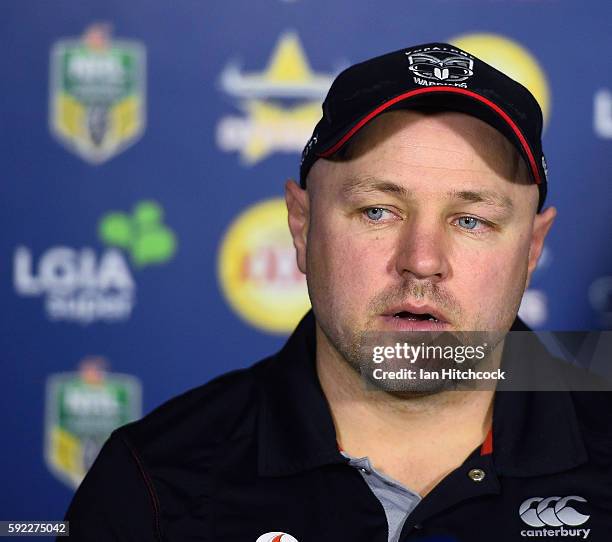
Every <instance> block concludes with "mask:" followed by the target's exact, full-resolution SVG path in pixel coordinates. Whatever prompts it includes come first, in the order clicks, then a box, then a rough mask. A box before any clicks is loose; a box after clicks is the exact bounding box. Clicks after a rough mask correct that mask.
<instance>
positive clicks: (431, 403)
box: [316, 325, 494, 495]
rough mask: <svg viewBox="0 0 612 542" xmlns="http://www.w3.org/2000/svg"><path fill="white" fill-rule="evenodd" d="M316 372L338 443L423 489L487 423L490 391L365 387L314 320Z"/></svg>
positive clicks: (481, 435) (475, 441)
mask: <svg viewBox="0 0 612 542" xmlns="http://www.w3.org/2000/svg"><path fill="white" fill-rule="evenodd" d="M316 362H317V373H318V377H319V381H320V383H321V387H322V389H323V392H324V394H325V396H326V398H327V401H328V403H329V406H330V410H331V413H332V418H333V421H334V425H335V428H336V436H337V440H338V445H339V446H340V447H341V448H342V449H343V450H344V451H345V452H347V453H349V454H350V455H353V456H358V457H361V456H366V455H367V456H368V457H369V458H370V460H371V462H372V464H373V465H374V467H375V468H377V469H380V470H381V471H383V472H385V473H386V474H388V475H390V476H392V477H393V478H395V479H397V480H398V481H400V482H403V483H404V484H405V485H407V486H409V487H410V488H411V489H412V490H414V491H418V492H419V493H421V494H422V495H424V494H425V493H427V492H429V491H430V490H431V489H432V488H433V487H434V486H435V485H436V484H437V483H438V482H439V481H440V479H442V478H443V477H444V476H446V474H448V473H449V472H450V471H452V470H454V469H455V468H456V467H458V466H459V465H461V463H463V461H464V460H465V458H466V457H467V456H468V455H469V454H470V453H471V452H472V451H473V450H474V449H475V448H476V447H477V446H479V445H480V444H481V443H482V442H483V441H484V439H485V438H486V435H487V433H488V431H489V429H490V427H491V421H492V410H493V395H494V392H493V391H491V390H487V391H446V392H442V393H437V394H432V395H428V396H414V397H405V396H403V397H398V396H394V395H391V394H389V393H386V392H384V391H377V390H371V389H366V387H365V385H364V382H363V380H362V378H361V376H360V375H359V373H358V372H357V371H356V370H355V369H354V368H352V367H351V366H350V365H349V364H348V363H347V362H346V361H345V360H344V359H343V358H342V357H341V356H340V355H339V354H338V352H337V351H336V350H335V349H333V348H332V347H331V345H330V344H329V342H328V341H327V338H326V337H325V335H324V334H323V332H322V331H321V330H320V328H319V326H318V325H317V355H316Z"/></svg>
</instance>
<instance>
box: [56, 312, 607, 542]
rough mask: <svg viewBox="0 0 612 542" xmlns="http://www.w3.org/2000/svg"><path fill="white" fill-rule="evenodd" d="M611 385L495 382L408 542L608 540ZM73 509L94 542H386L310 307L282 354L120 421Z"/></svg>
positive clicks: (413, 519) (415, 519)
mask: <svg viewBox="0 0 612 542" xmlns="http://www.w3.org/2000/svg"><path fill="white" fill-rule="evenodd" d="M513 329H525V328H524V324H522V322H520V320H518V319H517V321H516V322H515V325H514V326H513ZM611 395H612V394H609V393H604V392H597V393H595V392H592V393H586V392H579V393H578V392H498V393H496V394H495V400H494V415H493V431H492V442H491V441H488V442H485V443H483V446H479V447H478V448H477V449H475V450H474V451H473V453H471V454H470V455H469V457H467V458H466V459H465V461H464V462H463V464H462V465H461V466H460V467H458V468H457V469H456V470H454V471H453V472H451V473H450V474H449V475H448V476H446V478H444V479H443V480H442V481H441V482H440V483H439V484H438V485H437V486H436V487H435V488H434V489H433V490H432V491H431V492H430V493H428V494H427V495H426V496H425V498H423V500H422V501H421V502H420V503H419V504H418V506H417V507H416V508H415V510H414V512H413V513H412V514H411V515H410V516H409V517H408V519H407V521H406V523H405V524H404V527H403V531H402V534H401V536H400V541H412V540H445V541H446V540H449V541H452V540H457V541H462V542H463V541H466V542H477V541H487V542H490V541H491V540H494V541H495V542H505V541H520V540H562V541H569V540H584V539H586V540H590V541H594V542H595V541H601V542H610V540H612V429H611V427H610V423H609V421H610V419H611V416H612V399H611ZM66 519H68V520H69V521H70V533H71V534H70V538H71V539H72V540H78V541H81V540H82V541H84V542H85V541H87V542H95V541H98V540H121V541H124V540H125V541H127V540H133V541H138V542H145V541H154V540H157V541H160V540H164V541H179V540H193V541H195V540H199V541H210V542H212V541H215V542H257V541H258V540H259V542H272V541H273V542H285V541H287V542H289V541H292V540H293V539H295V540H297V541H298V542H332V541H333V542H337V541H342V542H345V541H346V542H387V523H386V517H385V513H384V510H383V507H382V505H381V504H380V502H379V501H378V499H377V498H376V497H375V496H374V494H373V493H372V491H371V490H370V488H369V487H368V485H367V483H366V482H365V481H364V479H363V477H362V476H361V475H360V473H359V471H358V470H356V469H355V468H353V467H351V466H350V465H348V464H347V459H346V458H344V457H343V456H342V455H341V453H340V452H339V450H338V446H337V443H336V433H335V429H334V425H333V422H332V418H331V414H330V411H329V407H328V404H327V401H326V399H325V396H324V394H323V392H322V390H321V387H320V385H319V381H318V378H317V374H316V369H315V328H314V317H313V315H312V312H309V313H308V314H307V315H306V316H305V317H304V319H303V320H302V321H301V322H300V324H299V326H298V327H297V329H296V330H295V332H294V333H293V335H292V336H291V337H290V338H289V340H288V342H287V343H286V345H285V346H284V348H283V349H282V350H281V351H280V352H279V353H278V354H276V355H274V356H271V357H269V358H267V359H265V360H263V361H261V362H259V363H257V364H255V365H253V366H252V367H250V368H248V369H244V370H239V371H234V372H231V373H228V374H226V375H223V376H221V377H219V378H217V379H215V380H213V381H211V382H210V383H208V384H206V385H204V386H201V387H199V388H196V389H194V390H192V391H189V392H187V393H185V394H184V395H181V396H179V397H177V398H175V399H172V400H171V401H169V402H168V403H166V404H164V405H163V406H161V407H159V408H158V409H157V410H155V411H153V412H152V413H151V414H149V415H148V416H146V417H145V418H143V419H142V420H140V421H138V422H135V423H132V424H129V425H127V426H124V427H122V428H120V429H118V430H117V431H115V432H114V433H113V435H112V436H111V437H110V438H109V440H108V442H107V443H106V444H105V446H104V448H103V449H102V451H101V453H100V455H99V456H98V459H97V460H96V462H95V463H94V465H93V466H92V468H91V469H90V471H89V473H88V474H87V476H86V477H85V480H84V481H83V483H82V484H81V486H80V488H79V489H78V491H77V493H76V495H75V497H74V500H73V502H72V504H71V506H70V509H69V510H68V513H67V516H66ZM266 533H269V534H266ZM282 533H287V535H291V536H292V537H293V538H290V537H289V536H280V535H281V534H282ZM262 535H266V536H262ZM260 537H261V538H260Z"/></svg>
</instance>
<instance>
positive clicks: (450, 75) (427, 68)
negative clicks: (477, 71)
mask: <svg viewBox="0 0 612 542" xmlns="http://www.w3.org/2000/svg"><path fill="white" fill-rule="evenodd" d="M406 56H407V58H408V63H409V66H408V69H409V70H410V71H411V72H413V73H414V74H415V75H417V76H418V77H422V78H423V79H427V80H428V81H438V82H441V83H461V82H462V81H465V80H466V79H468V78H470V77H471V76H472V75H474V72H473V71H472V70H473V68H474V61H473V60H472V59H471V58H469V57H467V56H462V55H459V54H457V53H452V52H449V51H436V50H433V51H427V52H424V51H421V52H418V53H413V54H409V53H406ZM417 82H418V81H417Z"/></svg>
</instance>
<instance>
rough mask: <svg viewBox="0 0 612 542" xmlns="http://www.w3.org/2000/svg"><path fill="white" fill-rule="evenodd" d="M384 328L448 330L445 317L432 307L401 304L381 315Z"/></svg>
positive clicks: (448, 326)
mask: <svg viewBox="0 0 612 542" xmlns="http://www.w3.org/2000/svg"><path fill="white" fill-rule="evenodd" d="M381 316H382V318H383V320H384V321H385V322H386V324H385V328H387V329H394V330H397V331H443V330H447V329H449V328H450V324H449V322H448V319H447V317H446V316H445V315H444V314H443V313H442V312H441V311H439V310H438V309H437V308H436V307H434V306H433V305H416V304H413V303H401V304H398V305H395V306H394V307H390V308H389V310H387V311H385V313H384V314H382V315H381Z"/></svg>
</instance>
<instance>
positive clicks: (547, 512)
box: [519, 495, 591, 540]
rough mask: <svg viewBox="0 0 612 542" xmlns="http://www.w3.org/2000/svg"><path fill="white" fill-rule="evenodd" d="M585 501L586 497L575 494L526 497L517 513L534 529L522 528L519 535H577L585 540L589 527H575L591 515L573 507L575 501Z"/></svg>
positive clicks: (556, 536)
mask: <svg viewBox="0 0 612 542" xmlns="http://www.w3.org/2000/svg"><path fill="white" fill-rule="evenodd" d="M586 502H587V501H586V499H584V498H583V497H579V496H577V495H570V496H569V497H547V498H542V497H531V498H529V499H526V500H525V501H523V502H522V503H521V506H520V507H519V515H520V517H521V519H522V520H523V522H524V523H526V524H527V525H529V526H530V527H535V529H524V530H522V531H521V536H524V537H534V536H538V537H540V536H541V537H554V538H558V537H560V536H561V537H579V538H581V539H583V540H586V539H587V537H588V536H589V533H590V532H591V529H586V528H580V529H578V528H577V527H578V526H580V525H583V524H584V523H586V522H587V521H588V519H589V518H590V517H591V516H589V515H587V514H583V513H581V512H579V511H578V510H576V508H575V506H576V504H575V503H586ZM570 504H571V505H572V506H570ZM578 506H579V507H580V506H581V505H580V504H578ZM582 506H583V505H582Z"/></svg>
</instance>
